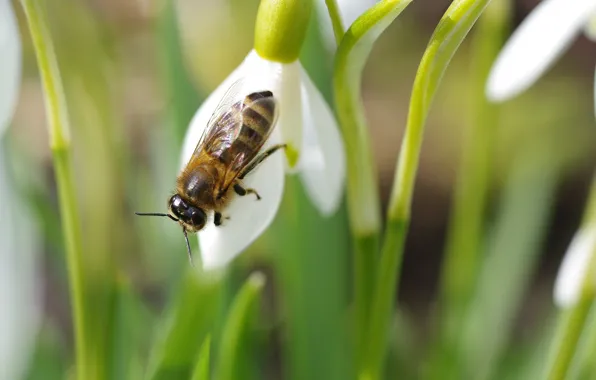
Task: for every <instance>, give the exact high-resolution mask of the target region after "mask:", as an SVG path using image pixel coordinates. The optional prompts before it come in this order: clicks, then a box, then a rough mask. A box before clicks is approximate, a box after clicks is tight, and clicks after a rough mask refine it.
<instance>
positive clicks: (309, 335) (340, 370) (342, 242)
mask: <svg viewBox="0 0 596 380" xmlns="http://www.w3.org/2000/svg"><path fill="white" fill-rule="evenodd" d="M286 184H287V185H286V193H285V194H284V200H283V202H282V208H281V212H280V217H278V219H276V222H275V223H274V226H275V230H274V233H275V238H276V240H277V245H278V247H279V248H278V250H277V251H276V254H275V261H274V265H275V269H276V273H278V276H277V277H276V280H277V281H276V285H277V286H276V289H279V295H278V297H277V298H278V300H279V301H278V302H279V304H280V309H281V311H280V314H281V316H282V318H283V322H284V323H283V329H284V330H283V336H284V337H285V339H284V340H283V343H284V359H283V362H284V363H285V366H284V367H285V368H284V373H283V378H287V379H292V380H301V379H318V378H320V379H328V380H335V379H337V380H343V379H346V378H349V375H348V374H349V373H350V369H351V366H352V364H353V363H352V361H351V360H350V358H352V355H351V347H350V345H349V343H350V340H349V335H348V332H349V326H350V325H349V321H350V320H349V314H348V313H347V312H346V310H347V308H348V294H347V285H348V284H349V279H348V278H347V273H348V271H349V263H348V257H349V256H348V254H347V253H348V252H350V246H349V240H346V238H345V237H346V230H347V220H346V212H345V207H342V209H340V211H339V212H338V213H337V214H336V215H335V216H333V217H331V218H322V217H321V216H320V215H319V213H318V211H317V210H316V209H315V208H314V207H313V205H312V204H311V203H310V200H309V198H308V196H307V195H306V194H305V192H304V189H303V187H302V186H301V184H300V182H299V179H298V178H296V177H288V178H287V181H286Z"/></svg>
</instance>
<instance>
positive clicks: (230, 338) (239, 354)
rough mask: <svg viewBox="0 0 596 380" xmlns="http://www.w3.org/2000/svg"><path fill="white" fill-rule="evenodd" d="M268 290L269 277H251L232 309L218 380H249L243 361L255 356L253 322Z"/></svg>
mask: <svg viewBox="0 0 596 380" xmlns="http://www.w3.org/2000/svg"><path fill="white" fill-rule="evenodd" d="M264 286H265V276H264V275H263V274H262V273H259V272H255V273H253V274H251V275H250V277H249V278H248V279H247V280H246V282H245V283H244V285H243V286H242V288H240V291H239V292H238V294H237V295H236V297H235V299H234V301H233V303H232V305H231V307H230V310H229V314H228V317H227V320H226V323H225V325H224V327H223V332H222V335H221V341H220V344H219V355H218V358H217V368H216V371H217V372H216V374H217V379H218V380H234V379H240V378H247V375H246V368H245V367H244V365H245V363H244V362H243V360H242V359H244V357H246V354H247V353H248V352H251V349H250V342H251V333H252V327H253V322H254V320H253V318H254V317H255V312H256V310H257V306H258V304H259V299H260V296H261V293H262V291H263V288H264ZM243 356H244V357H243Z"/></svg>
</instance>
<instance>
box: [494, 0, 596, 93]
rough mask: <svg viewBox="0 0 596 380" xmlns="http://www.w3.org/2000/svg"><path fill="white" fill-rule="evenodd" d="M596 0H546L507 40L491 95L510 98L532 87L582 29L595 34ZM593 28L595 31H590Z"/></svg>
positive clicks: (496, 69)
mask: <svg viewBox="0 0 596 380" xmlns="http://www.w3.org/2000/svg"><path fill="white" fill-rule="evenodd" d="M595 16H596V0H544V1H542V2H541V3H540V4H538V6H536V8H535V9H534V10H533V11H532V12H531V13H530V14H529V15H528V17H527V18H526V19H525V20H524V21H523V22H522V23H521V24H520V26H519V27H518V28H517V29H516V30H515V32H514V33H513V35H512V36H511V38H510V39H509V41H507V43H506V44H505V46H504V48H503V50H502V51H501V53H500V54H499V56H498V58H497V60H496V61H495V64H494V66H493V68H492V70H491V73H490V76H489V79H488V83H487V89H486V92H487V96H488V97H489V99H492V100H494V101H502V100H506V99H509V98H511V97H513V96H515V95H517V94H519V93H521V92H523V91H524V90H526V89H527V88H528V87H530V86H531V85H532V84H534V82H535V81H536V80H537V79H538V78H540V76H541V75H542V74H543V73H544V72H545V71H546V70H548V68H550V67H551V65H552V64H553V63H554V62H555V61H556V60H557V58H558V57H559V56H560V55H561V54H562V53H564V52H565V50H566V49H567V47H569V45H570V44H571V43H572V42H573V40H574V39H575V38H576V37H577V35H578V34H579V33H581V31H582V30H585V31H586V32H587V33H586V35H587V36H588V37H591V38H593V37H594V35H595V33H593V30H594V28H593V27H591V25H592V24H591V23H590V20H593V19H594V17H595ZM590 31H592V32H591V33H590Z"/></svg>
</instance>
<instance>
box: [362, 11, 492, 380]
mask: <svg viewBox="0 0 596 380" xmlns="http://www.w3.org/2000/svg"><path fill="white" fill-rule="evenodd" d="M489 2H490V0H476V1H474V0H456V1H454V2H453V3H452V4H451V6H450V7H449V9H447V12H446V13H445V15H443V17H442V19H441V21H440V22H439V25H438V26H437V28H436V29H435V32H434V34H433V36H432V37H431V40H430V42H429V44H428V46H427V49H426V51H425V52H424V56H423V57H422V60H421V62H420V66H419V68H418V72H417V74H416V79H415V80H414V87H413V89H412V97H411V101H410V110H409V114H408V121H407V126H406V133H405V136H404V139H403V142H402V147H401V151H400V155H399V160H398V165H397V168H396V175H395V178H394V183H393V190H392V194H391V202H390V206H389V210H388V214H387V220H388V222H387V229H386V231H385V238H384V240H383V247H382V249H381V261H380V265H379V267H378V272H377V276H378V277H377V283H376V286H375V294H374V298H373V305H372V311H371V316H370V330H369V331H370V333H369V334H368V344H367V345H366V346H367V348H368V353H367V354H368V355H367V360H366V364H365V368H364V369H363V371H362V372H361V374H363V377H362V378H367V379H378V378H379V377H380V374H381V371H382V363H383V360H384V357H385V352H386V348H387V347H386V342H385V337H386V335H387V329H388V326H389V320H390V318H391V314H392V305H393V301H394V296H395V292H396V288H397V283H398V279H399V269H400V266H401V261H402V256H403V247H404V242H405V238H406V234H407V226H408V224H409V221H410V208H411V203H412V194H413V190H414V179H415V177H416V172H417V170H418V161H419V158H420V150H421V146H422V138H423V135H424V126H425V123H426V118H427V115H428V111H429V107H430V104H431V102H432V99H433V97H434V95H435V93H436V90H437V88H438V86H439V83H440V81H441V78H442V76H443V74H444V72H445V70H446V69H447V66H448V65H449V62H450V61H451V58H452V57H453V55H454V54H455V52H456V51H457V49H458V47H459V45H460V44H461V42H462V41H463V39H464V38H465V37H466V35H467V34H468V32H469V31H470V29H471V28H472V26H473V25H474V23H475V22H476V20H477V19H478V17H479V16H480V14H481V13H482V11H483V10H484V8H485V7H486V6H487V5H488V3H489Z"/></svg>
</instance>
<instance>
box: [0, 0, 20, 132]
mask: <svg viewBox="0 0 596 380" xmlns="http://www.w3.org/2000/svg"><path fill="white" fill-rule="evenodd" d="M0 52H2V54H1V57H2V58H1V59H0V136H1V135H2V132H3V131H4V130H5V129H6V127H7V126H8V124H9V122H10V119H11V118H12V113H13V110H14V106H15V104H16V100H17V94H18V89H19V84H20V83H21V41H20V40H19V35H18V29H17V20H16V18H15V16H14V13H13V10H12V8H11V5H10V1H9V0H0Z"/></svg>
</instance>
